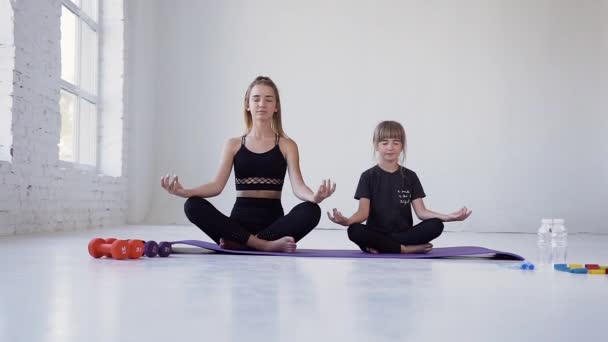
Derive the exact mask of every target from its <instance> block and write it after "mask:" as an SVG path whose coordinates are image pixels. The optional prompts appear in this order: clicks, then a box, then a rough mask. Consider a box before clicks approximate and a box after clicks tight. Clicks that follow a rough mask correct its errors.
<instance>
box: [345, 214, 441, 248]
mask: <svg viewBox="0 0 608 342" xmlns="http://www.w3.org/2000/svg"><path fill="white" fill-rule="evenodd" d="M442 232H443V222H442V221H441V220H440V219H436V218H433V219H430V220H425V221H422V222H420V223H418V224H417V225H415V226H414V227H412V228H410V229H408V230H404V231H401V232H393V233H384V232H381V231H378V230H376V229H374V228H372V227H369V226H367V225H365V224H361V223H356V224H353V225H352V226H350V227H348V238H349V239H350V241H352V242H354V243H356V244H357V245H358V246H359V248H361V250H362V251H364V252H367V248H373V249H375V250H377V251H378V252H380V253H400V252H401V245H421V244H425V243H429V242H431V241H432V240H434V239H436V238H437V237H438V236H439V235H441V233H442Z"/></svg>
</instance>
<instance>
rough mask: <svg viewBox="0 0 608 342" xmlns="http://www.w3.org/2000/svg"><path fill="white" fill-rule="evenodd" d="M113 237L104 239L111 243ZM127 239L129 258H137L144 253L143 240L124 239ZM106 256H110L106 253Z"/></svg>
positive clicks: (113, 239)
mask: <svg viewBox="0 0 608 342" xmlns="http://www.w3.org/2000/svg"><path fill="white" fill-rule="evenodd" d="M114 241H116V239H115V238H109V239H106V243H113V242H114ZM124 241H127V255H128V256H129V259H139V258H141V256H142V255H144V242H143V241H141V240H124ZM106 256H107V257H111V256H109V255H106Z"/></svg>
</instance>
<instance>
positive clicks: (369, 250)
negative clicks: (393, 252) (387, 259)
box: [365, 247, 379, 254]
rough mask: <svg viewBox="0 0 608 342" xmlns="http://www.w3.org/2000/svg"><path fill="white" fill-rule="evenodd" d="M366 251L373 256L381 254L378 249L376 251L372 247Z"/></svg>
mask: <svg viewBox="0 0 608 342" xmlns="http://www.w3.org/2000/svg"><path fill="white" fill-rule="evenodd" d="M365 250H366V251H367V252H368V253H372V254H378V253H379V252H378V250H377V249H374V248H371V247H367V248H366V249H365Z"/></svg>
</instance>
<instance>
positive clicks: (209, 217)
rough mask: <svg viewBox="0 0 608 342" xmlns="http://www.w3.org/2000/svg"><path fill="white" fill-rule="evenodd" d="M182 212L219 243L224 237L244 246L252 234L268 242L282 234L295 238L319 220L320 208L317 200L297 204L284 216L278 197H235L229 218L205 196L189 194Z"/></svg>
mask: <svg viewBox="0 0 608 342" xmlns="http://www.w3.org/2000/svg"><path fill="white" fill-rule="evenodd" d="M184 211H185V212H186V216H187V217H188V219H189V220H190V222H192V223H194V224H195V225H196V226H197V227H199V228H200V229H201V230H202V231H203V232H205V234H207V235H208V236H209V237H210V238H211V239H212V240H213V241H215V243H218V244H219V241H220V238H223V239H226V240H230V241H234V242H238V243H240V244H243V245H245V244H246V243H247V240H248V239H249V236H250V235H252V234H253V235H257V237H258V238H260V239H263V240H267V241H273V240H277V239H280V238H282V237H285V236H291V237H293V238H294V239H295V240H296V241H298V240H300V239H302V238H303V237H304V236H305V235H306V234H308V233H310V231H311V230H312V229H313V228H314V227H316V226H317V224H318V223H319V220H320V219H321V208H319V205H318V204H316V203H311V202H303V203H300V204H298V205H296V206H295V207H294V208H293V209H292V210H291V211H290V212H289V213H288V214H287V215H284V213H283V206H282V205H281V200H280V199H269V198H250V197H237V199H236V202H235V203H234V207H233V208H232V212H231V213H230V217H228V216H226V215H224V214H222V213H221V212H220V211H219V210H217V209H216V208H215V207H214V206H213V204H211V203H209V201H207V200H206V199H204V198H202V197H190V198H188V200H186V203H185V204H184Z"/></svg>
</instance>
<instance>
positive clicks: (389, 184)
mask: <svg viewBox="0 0 608 342" xmlns="http://www.w3.org/2000/svg"><path fill="white" fill-rule="evenodd" d="M424 197H426V195H425V194H424V190H423V189H422V184H420V180H419V179H418V176H417V175H416V173H415V172H414V171H412V170H410V169H408V168H405V167H403V166H400V167H399V169H398V170H397V171H395V172H387V171H384V170H382V169H381V168H380V166H378V165H376V166H374V167H372V168H371V169H369V170H366V171H365V172H363V173H362V174H361V178H359V185H358V186H357V191H356V192H355V199H361V198H369V200H370V209H369V217H368V218H367V225H368V226H370V227H372V228H374V229H376V230H379V231H384V232H396V231H402V230H406V229H409V228H411V227H412V226H413V219H412V208H411V202H412V201H413V200H415V199H418V198H424Z"/></svg>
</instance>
